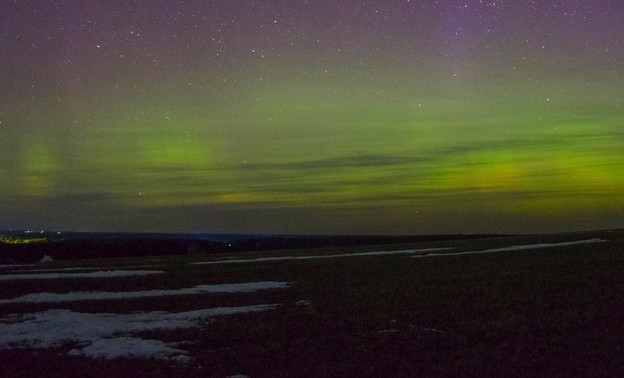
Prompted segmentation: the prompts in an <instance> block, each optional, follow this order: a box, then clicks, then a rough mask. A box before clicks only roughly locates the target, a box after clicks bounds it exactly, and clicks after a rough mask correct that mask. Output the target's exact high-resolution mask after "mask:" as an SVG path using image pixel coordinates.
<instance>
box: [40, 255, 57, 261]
mask: <svg viewBox="0 0 624 378" xmlns="http://www.w3.org/2000/svg"><path fill="white" fill-rule="evenodd" d="M52 261H54V259H53V258H52V256H48V255H43V258H41V260H39V262H40V263H49V262H52Z"/></svg>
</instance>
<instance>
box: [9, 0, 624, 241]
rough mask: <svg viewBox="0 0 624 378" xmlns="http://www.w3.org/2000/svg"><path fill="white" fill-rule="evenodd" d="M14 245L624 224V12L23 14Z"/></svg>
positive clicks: (85, 7)
mask: <svg viewBox="0 0 624 378" xmlns="http://www.w3.org/2000/svg"><path fill="white" fill-rule="evenodd" d="M0 20H1V21H2V22H1V23H0V28H1V29H0V56H2V58H0V72H1V73H2V75H0V150H1V151H2V153H0V209H2V211H1V212H0V229H4V228H28V229H44V228H45V229H57V230H95V231H117V230H118V231H169V232H243V233H255V232H270V233H355V234H357V233H390V234H400V233H409V234H417V233H461V232H465V233H467V232H536V231H567V230H578V229H591V228H614V227H622V226H623V224H622V219H623V218H622V215H623V214H624V199H623V197H622V196H621V193H622V192H623V191H624V155H622V153H621V151H623V150H624V134H623V131H622V130H624V124H623V122H624V121H623V120H624V100H623V99H624V72H623V71H624V65H623V64H622V62H624V3H622V2H620V1H615V0H592V1H574V0H572V1H558V0H548V1H503V0H499V1H454V0H448V1H415V0H411V1H408V0H401V1H399V0H386V1H375V2H373V1H355V0H339V1H329V0H319V1H312V0H309V1H279V0H266V1H251V0H248V1H218V0H215V1H199V0H191V1H176V2H173V1H164V0H158V1H142V0H137V1H130V0H109V1H91V2H87V3H84V2H79V1H73V0H72V1H63V2H61V1H35V0H24V1H5V2H4V3H3V5H1V6H0Z"/></svg>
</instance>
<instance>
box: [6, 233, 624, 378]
mask: <svg viewBox="0 0 624 378" xmlns="http://www.w3.org/2000/svg"><path fill="white" fill-rule="evenodd" d="M594 238H600V239H604V240H606V241H604V242H595V243H586V244H573V245H563V244H562V245H558V246H551V247H549V248H537V247H536V248H532V247H527V249H523V250H512V251H500V252H494V253H484V254H466V255H449V256H428V257H427V256H424V257H422V256H421V257H419V258H414V257H413V256H418V254H419V253H418V252H416V253H413V254H408V253H403V254H389V255H359V256H344V257H332V258H324V259H302V260H293V259H289V260H273V261H262V260H260V261H249V262H240V263H220V264H202V265H193V264H192V263H194V262H207V261H219V260H229V259H232V258H237V259H243V258H244V259H258V258H265V257H268V256H292V257H295V256H298V257H301V256H310V255H335V254H353V253H361V252H365V251H387V250H391V249H397V250H406V249H422V248H441V247H447V248H454V249H452V250H446V251H437V252H436V253H439V254H442V253H456V252H460V251H482V250H488V249H494V248H501V247H509V246H513V245H535V244H540V243H563V242H572V241H577V240H587V239H594ZM81 266H82V267H85V268H94V267H97V268H99V270H120V269H123V270H130V269H139V270H159V271H165V273H164V274H155V275H148V276H129V277H123V278H88V279H87V278H71V279H66V278H59V279H46V280H4V281H0V288H1V289H0V299H12V298H16V297H18V296H21V295H25V294H29V293H37V292H53V293H65V292H75V291H138V290H152V289H176V288H189V287H194V286H196V285H206V284H222V283H240V282H255V281H282V282H288V283H289V287H288V288H286V289H272V290H262V291H257V292H251V293H216V294H196V295H173V296H163V297H153V298H138V299H114V300H111V299H109V300H98V301H96V300H89V301H75V302H63V303H0V317H2V318H3V319H5V320H4V321H3V322H4V324H2V323H0V333H2V329H3V328H6V327H9V326H10V323H9V322H8V321H7V320H6V319H7V318H6V316H7V315H9V314H32V313H37V312H42V311H46V310H50V309H68V310H72V311H75V312H81V313H104V312H105V313H117V314H131V313H134V312H148V311H155V310H160V311H167V312H172V313H173V312H175V313H178V312H185V311H191V310H197V309H205V308H216V307H233V306H248V305H256V304H274V303H279V305H278V306H277V307H276V308H274V309H272V310H268V311H263V312H250V313H241V314H235V315H229V316H219V317H214V318H212V319H211V320H210V321H208V322H204V323H202V325H201V326H200V327H198V328H185V329H179V330H147V331H145V330H144V331H140V332H135V333H133V335H134V336H138V337H140V338H143V339H156V340H162V341H165V342H167V343H173V342H182V341H187V342H188V343H185V344H180V345H181V346H180V348H181V349H183V350H184V351H186V352H187V354H186V355H187V356H188V357H190V358H189V359H187V360H185V361H184V363H180V362H179V361H177V362H176V361H174V360H172V359H155V358H138V357H121V358H114V359H104V358H95V359H94V358H90V357H85V356H76V355H70V354H69V353H68V352H69V351H70V350H72V349H74V348H76V343H75V342H73V343H72V342H71V341H69V342H66V343H62V344H60V345H56V346H53V347H51V348H44V349H41V348H35V349H32V348H23V347H17V346H16V347H12V348H7V347H5V348H4V349H0V366H1V368H0V369H1V370H0V376H2V377H172V376H175V377H227V376H234V375H246V376H250V377H286V376H290V377H383V376H385V377H401V376H415V377H618V376H624V323H623V321H624V271H623V268H624V232H623V231H601V232H588V233H575V234H557V235H542V236H521V237H504V238H503V237H500V238H486V239H472V240H464V241H462V240H452V241H437V242H422V243H414V244H409V245H408V244H403V245H393V246H387V245H386V246H377V247H375V246H365V247H334V248H321V249H308V250H281V251H264V252H237V253H236V254H232V253H223V254H210V255H200V254H195V255H183V256H172V257H163V256H159V257H152V258H150V257H142V258H128V259H118V260H115V259H100V260H73V261H55V262H51V263H47V264H34V265H28V266H11V267H2V268H0V274H2V275H6V274H9V273H14V274H15V273H17V272H18V271H19V272H23V271H33V270H37V269H65V268H70V267H81ZM83 271H84V272H87V271H92V270H89V269H84V270H83ZM72 272H73V271H72ZM78 272H79V271H78ZM68 328H71V326H68Z"/></svg>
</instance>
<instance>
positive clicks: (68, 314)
mask: <svg viewBox="0 0 624 378" xmlns="http://www.w3.org/2000/svg"><path fill="white" fill-rule="evenodd" d="M276 306H277V304H261V305H252V306H242V307H217V308H210V309H200V310H194V311H187V312H178V313H168V312H163V311H152V312H146V313H133V314H112V313H95V314H89V313H80V312H74V311H70V310H49V311H44V312H38V313H32V314H22V315H16V314H13V315H7V316H5V317H1V318H0V324H2V333H0V349H9V348H15V347H28V348H48V347H53V346H59V345H62V344H63V343H67V342H73V343H76V344H78V347H77V348H75V349H72V350H71V351H70V352H69V353H70V354H71V355H84V356H89V357H94V358H117V357H122V356H124V357H152V358H163V359H165V358H168V357H170V356H172V355H178V356H179V355H183V354H185V351H183V350H181V349H178V348H176V347H175V346H178V345H180V343H176V344H166V343H164V342H162V341H159V340H145V339H140V338H136V337H132V336H130V335H131V334H132V333H135V332H140V331H146V330H158V329H165V330H167V329H168V330H171V329H182V328H198V327H200V326H201V325H202V324H204V323H205V322H207V321H209V320H210V319H211V318H212V317H216V316H225V315H233V314H240V313H247V312H258V311H267V310H271V309H274V308H275V307H276ZM175 359H176V360H179V361H184V360H186V359H185V358H178V357H175Z"/></svg>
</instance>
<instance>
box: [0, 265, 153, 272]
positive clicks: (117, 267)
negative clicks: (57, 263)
mask: <svg viewBox="0 0 624 378" xmlns="http://www.w3.org/2000/svg"><path fill="white" fill-rule="evenodd" d="M2 266H3V265H0V268H1V267H2ZM4 266H7V267H9V266H18V265H4ZM162 266H163V265H162V264H160V265H127V266H110V267H101V266H99V267H95V266H76V267H71V268H47V269H20V270H14V271H12V273H42V272H74V271H82V270H102V269H108V270H124V269H135V268H152V269H153V268H159V267H162Z"/></svg>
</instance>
